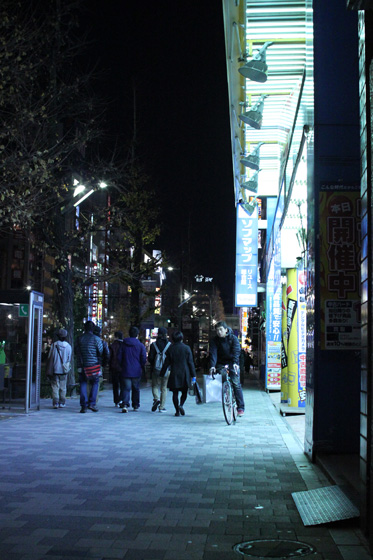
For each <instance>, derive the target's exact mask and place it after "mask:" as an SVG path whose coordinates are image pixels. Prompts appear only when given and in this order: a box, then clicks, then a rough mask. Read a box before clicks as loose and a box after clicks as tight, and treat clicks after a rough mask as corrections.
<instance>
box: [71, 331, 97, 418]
mask: <svg viewBox="0 0 373 560" xmlns="http://www.w3.org/2000/svg"><path fill="white" fill-rule="evenodd" d="M95 326H96V325H95V324H94V323H93V321H86V322H85V323H84V334H82V336H80V337H79V338H78V342H77V347H76V356H77V362H78V373H79V382H80V406H81V408H80V412H82V413H85V412H87V409H88V408H89V409H90V410H92V411H93V412H98V408H97V405H96V401H97V395H98V389H99V383H100V376H101V375H102V370H101V363H102V359H103V353H104V348H103V344H102V340H101V339H100V338H99V337H98V336H96V335H95V334H94V333H93V331H94V328H95ZM88 384H89V388H90V392H89V396H88V393H87V391H88Z"/></svg>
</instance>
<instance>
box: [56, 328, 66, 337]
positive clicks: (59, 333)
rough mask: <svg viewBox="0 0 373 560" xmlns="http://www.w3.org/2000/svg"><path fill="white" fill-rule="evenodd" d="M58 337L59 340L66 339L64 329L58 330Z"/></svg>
mask: <svg viewBox="0 0 373 560" xmlns="http://www.w3.org/2000/svg"><path fill="white" fill-rule="evenodd" d="M58 336H60V337H61V338H66V337H67V330H66V329H60V330H59V331H58Z"/></svg>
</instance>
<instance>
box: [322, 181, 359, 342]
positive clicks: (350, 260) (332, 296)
mask: <svg viewBox="0 0 373 560" xmlns="http://www.w3.org/2000/svg"><path fill="white" fill-rule="evenodd" d="M359 196H360V192H359V186H358V185H331V184H322V185H321V188H320V240H321V249H320V254H321V261H320V265H321V266H320V296H321V297H320V304H321V325H320V327H321V349H322V350H355V349H356V350H359V349H360V340H361V338H360V323H361V318H360V251H361V240H360V220H361V212H360V198H359Z"/></svg>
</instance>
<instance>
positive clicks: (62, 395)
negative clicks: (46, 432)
mask: <svg viewBox="0 0 373 560" xmlns="http://www.w3.org/2000/svg"><path fill="white" fill-rule="evenodd" d="M57 336H58V340H57V341H56V342H54V343H53V344H52V346H51V349H50V351H49V356H48V363H47V377H48V378H49V379H50V382H51V388H52V405H53V408H64V407H65V406H66V384H67V375H68V373H69V372H70V370H71V354H72V349H71V346H70V344H69V343H68V342H67V341H66V337H67V331H66V329H60V330H59V331H58V333H57Z"/></svg>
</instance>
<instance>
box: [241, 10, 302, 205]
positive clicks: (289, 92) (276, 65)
mask: <svg viewBox="0 0 373 560" xmlns="http://www.w3.org/2000/svg"><path fill="white" fill-rule="evenodd" d="M266 42H272V45H271V46H269V47H268V49H267V52H266V62H267V65H268V78H267V81H266V82H265V83H258V82H254V81H252V80H249V79H246V80H245V96H246V103H247V106H251V105H253V104H255V103H256V102H257V101H258V100H259V98H260V96H261V95H266V96H267V97H266V98H265V102H264V109H263V120H262V126H261V129H260V130H255V129H253V128H251V127H248V126H247V127H246V129H245V143H246V150H247V151H250V149H252V148H253V147H255V144H257V143H259V142H264V145H263V146H262V147H261V153H260V168H261V169H262V170H263V172H262V173H261V176H260V181H261V184H259V193H260V192H261V191H262V192H264V193H267V192H268V193H273V192H274V191H276V189H278V186H279V185H278V181H279V172H280V167H281V162H282V159H283V157H284V154H285V150H286V146H287V141H288V137H289V134H290V131H291V128H292V125H293V119H294V114H295V107H296V103H297V100H298V95H299V91H300V86H301V83H302V77H303V73H304V69H305V63H306V9H305V1H304V0H303V1H299V0H292V1H291V0H290V1H283V0H272V1H251V0H247V2H246V14H245V48H246V53H247V55H248V59H249V60H250V58H251V56H253V55H255V52H256V51H257V50H259V49H260V48H261V46H262V45H263V44H264V43H266ZM266 171H267V172H266ZM249 175H250V174H246V177H248V176H249ZM274 182H275V184H274ZM266 183H270V184H267V185H266ZM259 196H260V195H259Z"/></svg>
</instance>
